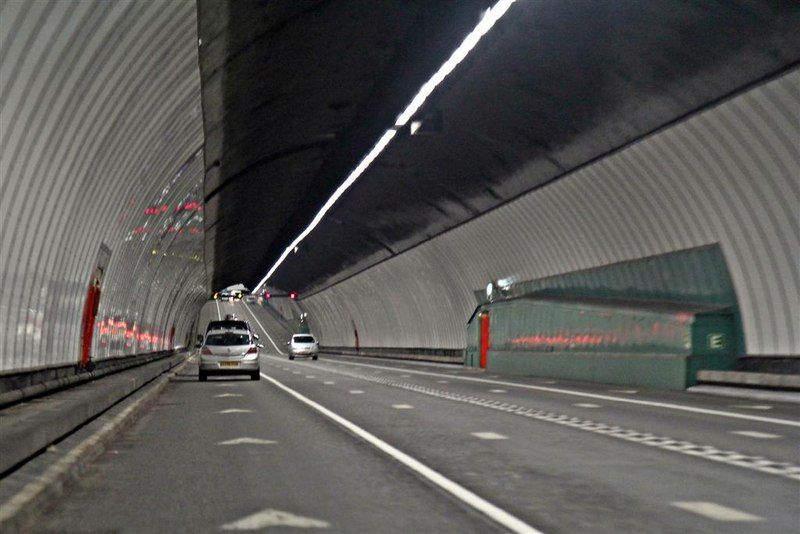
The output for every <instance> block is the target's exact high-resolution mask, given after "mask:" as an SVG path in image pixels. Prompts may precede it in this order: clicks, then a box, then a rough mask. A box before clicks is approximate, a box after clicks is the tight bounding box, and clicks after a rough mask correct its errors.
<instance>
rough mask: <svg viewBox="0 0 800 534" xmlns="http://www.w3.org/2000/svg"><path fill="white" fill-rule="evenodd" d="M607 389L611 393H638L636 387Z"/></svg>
mask: <svg viewBox="0 0 800 534" xmlns="http://www.w3.org/2000/svg"><path fill="white" fill-rule="evenodd" d="M608 391H610V392H611V393H623V394H625V395H634V394H636V393H639V390H637V389H609V390H608Z"/></svg>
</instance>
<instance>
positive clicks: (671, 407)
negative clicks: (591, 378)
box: [327, 359, 800, 428]
mask: <svg viewBox="0 0 800 534" xmlns="http://www.w3.org/2000/svg"><path fill="white" fill-rule="evenodd" d="M327 361H329V362H331V363H338V364H345V363H346V364H347V365H359V366H362V367H374V368H376V369H389V370H392V371H397V372H403V373H414V374H418V375H427V376H438V377H447V378H453V379H456V380H466V381H468V382H480V383H483V384H495V385H498V386H511V387H515V388H522V389H533V390H536V391H548V392H550V393H561V394H563V395H573V396H576V397H585V398H588V399H600V400H607V401H613V402H623V403H627V404H638V405H640V406H652V407H655V408H666V409H668V410H680V411H684V412H693V413H702V414H706V415H719V416H721V417H730V418H732V419H745V420H747V421H759V422H762V423H773V424H776V425H784V426H793V427H799V428H800V421H791V420H789V419H776V418H774V417H762V416H759V415H748V414H739V413H734V412H723V411H721V410H712V409H709V408H699V407H696V406H686V405H683V404H672V403H669V402H658V401H647V400H641V399H631V398H626V397H612V396H609V395H600V394H598V393H586V392H583V391H573V390H569V389H561V388H548V387H543V386H533V385H530V384H520V383H517V382H506V381H504V380H489V379H486V378H475V377H470V376H457V375H445V374H440V373H434V372H431V371H417V370H414V369H395V368H393V367H386V366H383V365H374V364H369V363H358V362H353V361H350V360H342V361H336V360H330V359H328V360H327Z"/></svg>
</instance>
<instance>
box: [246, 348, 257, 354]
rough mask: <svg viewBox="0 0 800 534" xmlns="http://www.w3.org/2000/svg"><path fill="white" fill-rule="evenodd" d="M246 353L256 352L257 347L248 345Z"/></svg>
mask: <svg viewBox="0 0 800 534" xmlns="http://www.w3.org/2000/svg"><path fill="white" fill-rule="evenodd" d="M246 354H258V347H250V348H249V349H247V353H246Z"/></svg>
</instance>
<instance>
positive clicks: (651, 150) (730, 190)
mask: <svg viewBox="0 0 800 534" xmlns="http://www.w3.org/2000/svg"><path fill="white" fill-rule="evenodd" d="M798 139H800V71H799V70H798V69H796V68H795V69H794V70H791V71H789V72H786V73H784V74H783V75H781V76H780V77H778V78H776V79H773V80H770V81H768V82H765V83H763V84H761V85H759V86H756V87H753V88H749V89H747V90H745V91H743V92H741V93H739V94H738V95H737V96H735V97H733V98H731V99H729V100H726V101H724V102H721V103H718V104H716V105H714V106H712V107H709V108H706V109H704V110H702V111H700V112H698V113H696V114H694V115H692V116H690V117H688V118H685V119H684V120H682V121H680V122H678V123H676V124H673V125H671V126H669V127H667V128H665V129H662V130H661V131H658V132H656V133H654V134H652V135H650V136H647V137H645V138H643V139H641V140H638V141H637V142H635V143H632V144H631V145H629V146H627V147H625V148H623V149H621V150H619V151H616V152H615V153H613V154H611V155H608V156H606V157H604V158H602V159H599V160H597V161H595V162H592V163H590V164H588V165H586V166H584V167H582V168H581V169H579V170H577V171H575V172H572V173H570V174H568V175H566V176H564V177H562V178H561V179H559V180H557V181H555V182H552V183H551V184H549V185H546V186H544V187H541V188H539V189H536V190H534V191H533V192H531V193H529V194H526V195H524V196H522V197H520V198H518V199H516V200H514V201H512V202H510V203H508V204H505V205H503V206H501V207H500V208H497V209H495V210H493V211H491V212H489V213H486V214H484V215H482V216H481V217H479V218H477V219H474V220H472V221H471V222H469V223H467V224H464V225H462V226H460V227H458V228H456V229H454V230H451V231H449V232H447V233H445V234H442V235H441V236H438V237H436V238H433V239H431V240H429V241H427V242H425V243H423V244H421V245H419V246H417V247H415V248H412V249H410V250H409V251H407V252H405V253H402V254H400V255H398V256H395V257H393V258H391V259H389V260H387V261H384V262H383V263H380V264H378V265H376V266H375V267H372V268H370V269H368V270H366V271H364V272H362V273H359V274H357V275H355V276H353V277H351V278H348V279H346V280H344V281H342V282H340V283H338V284H336V285H334V286H332V287H329V288H327V289H325V290H323V291H321V292H319V293H316V294H314V295H312V296H310V297H308V298H305V299H303V300H302V305H303V306H304V307H305V309H307V310H308V312H309V315H310V320H311V325H312V328H313V330H314V331H315V333H316V334H317V335H318V336H319V337H320V340H321V343H322V344H323V345H328V346H353V343H354V334H353V331H354V329H355V328H357V329H358V335H359V340H360V344H361V346H362V347H373V346H374V347H433V348H453V349H457V348H464V347H465V345H466V321H467V319H468V318H469V316H470V314H471V313H472V311H473V310H474V308H475V305H476V299H475V296H474V295H475V291H476V290H482V288H484V287H485V286H486V284H487V283H488V282H489V281H492V280H496V279H499V278H509V277H510V278H513V279H515V280H533V279H537V278H542V277H546V276H552V275H557V274H563V273H570V272H574V271H578V270H582V269H588V268H592V267H598V266H602V265H609V264H612V263H616V262H620V261H625V260H632V259H637V258H644V257H647V256H652V255H655V254H661V253H666V252H671V251H677V250H683V249H687V248H690V247H697V246H702V245H708V244H714V243H718V244H719V246H720V247H721V249H722V252H723V254H724V257H725V260H726V262H727V264H728V269H729V271H730V274H731V278H732V281H733V284H734V288H735V291H736V294H737V298H738V301H739V306H740V310H741V317H742V325H743V329H744V337H745V340H744V341H745V347H746V352H747V354H749V355H753V356H756V355H765V356H767V355H783V356H796V355H800V218H799V217H798V206H800V162H798V145H797V142H798ZM519 172H520V173H523V174H525V173H528V172H532V171H527V170H526V169H524V168H523V169H521V170H520V171H519ZM535 178H536V177H535V176H534V175H531V178H530V180H531V182H534V183H535ZM630 283H631V287H635V286H636V280H634V279H632V280H631V281H630Z"/></svg>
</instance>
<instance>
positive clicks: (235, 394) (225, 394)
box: [214, 393, 244, 399]
mask: <svg viewBox="0 0 800 534" xmlns="http://www.w3.org/2000/svg"><path fill="white" fill-rule="evenodd" d="M226 397H244V395H242V394H240V393H220V394H219V395H214V398H215V399H224V398H226Z"/></svg>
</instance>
